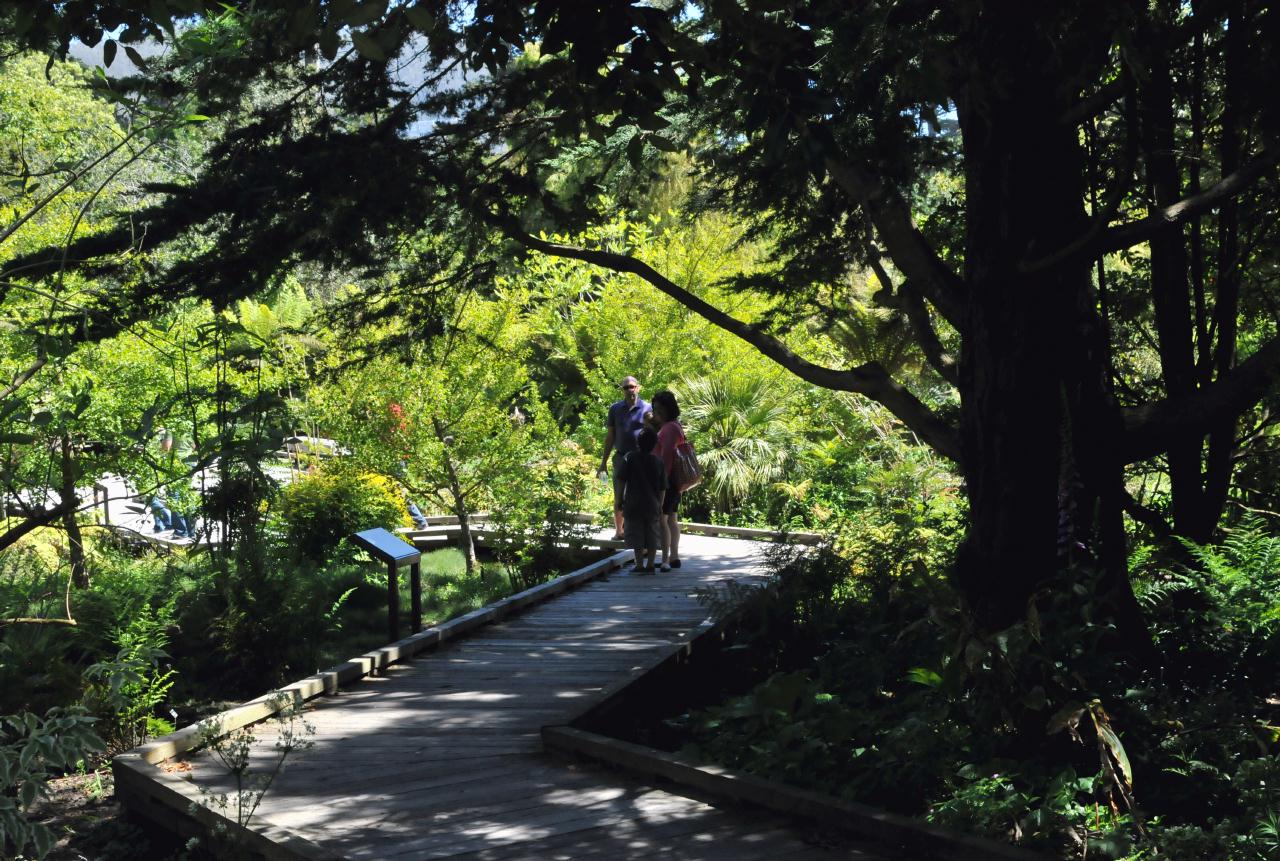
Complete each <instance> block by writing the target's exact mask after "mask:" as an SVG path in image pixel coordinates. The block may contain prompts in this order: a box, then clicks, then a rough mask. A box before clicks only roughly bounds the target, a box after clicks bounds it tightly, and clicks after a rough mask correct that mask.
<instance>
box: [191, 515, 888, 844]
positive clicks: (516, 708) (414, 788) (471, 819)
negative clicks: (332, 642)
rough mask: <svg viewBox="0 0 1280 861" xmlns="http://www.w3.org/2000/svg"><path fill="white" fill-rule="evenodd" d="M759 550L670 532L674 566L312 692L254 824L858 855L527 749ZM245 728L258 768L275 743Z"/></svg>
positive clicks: (428, 836) (361, 835)
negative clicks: (308, 743) (306, 733)
mask: <svg viewBox="0 0 1280 861" xmlns="http://www.w3.org/2000/svg"><path fill="white" fill-rule="evenodd" d="M760 547H761V545H759V544H758V543H753V542H747V541H741V540H734V539H725V538H707V537H702V536H692V535H690V536H686V537H685V538H684V539H683V540H682V542H681V549H682V551H683V555H684V563H685V564H684V566H683V567H682V568H680V569H679V570H676V571H672V572H670V573H660V574H658V575H656V576H641V575H635V574H632V573H630V572H629V571H626V570H623V571H615V572H613V573H612V574H610V575H607V576H606V577H603V578H601V579H597V580H594V581H591V582H589V583H587V584H586V585H584V586H582V587H580V588H578V589H576V590H575V591H573V592H569V593H567V594H564V595H562V596H561V597H558V598H556V599H554V600H552V601H549V602H547V603H544V604H541V605H538V606H535V607H533V608H532V609H530V610H528V611H526V612H524V613H523V614H521V615H519V616H516V617H514V618H511V619H509V620H507V621H504V622H501V623H498V624H494V625H489V626H486V627H483V628H480V629H477V630H476V631H474V632H473V633H471V634H469V635H467V636H466V637H465V638H462V639H459V640H456V641H452V642H450V643H447V644H445V645H443V646H441V647H440V648H439V649H438V650H435V651H432V652H429V653H425V654H422V655H420V656H418V657H417V658H415V659H414V660H412V661H409V662H407V663H404V664H398V665H395V666H393V667H392V668H391V669H390V670H389V671H388V672H387V673H386V674H385V675H384V676H382V677H378V678H371V679H368V680H366V681H364V682H361V683H360V684H358V685H355V686H353V687H351V688H348V689H345V690H343V691H342V692H340V693H338V694H337V695H334V696H327V697H319V698H317V699H315V700H313V701H312V705H314V708H311V709H309V711H308V712H307V713H306V718H307V720H308V721H309V722H310V723H311V724H313V725H314V727H315V729H316V732H315V735H314V736H313V740H314V743H315V744H314V747H312V748H311V749H309V750H306V751H302V752H297V753H294V754H293V755H292V756H291V757H290V759H289V762H288V765H287V766H286V768H285V769H284V771H283V772H282V774H281V775H280V777H279V778H278V779H277V781H276V783H275V785H274V786H272V787H271V789H270V791H269V792H268V793H267V795H266V796H265V798H264V799H263V801H262V805H261V807H260V808H259V809H258V812H257V815H256V816H255V819H254V827H255V830H263V831H267V832H271V833H274V834H276V835H284V836H285V838H286V839H284V840H281V841H280V842H281V844H288V843H292V844H293V845H294V848H293V849H291V850H289V852H288V853H285V855H286V857H287V856H288V855H292V856H293V857H313V858H336V857H346V858H379V859H381V858H401V859H418V858H457V859H474V861H490V859H492V861H496V859H530V861H532V859H539V861H546V859H591V858H608V859H611V861H621V859H628V858H649V857H651V856H655V855H656V856H659V857H662V858H680V859H686V858H687V859H766V858H768V859H773V858H785V859H797V861H798V859H826V858H863V859H872V858H874V857H875V856H873V855H870V854H866V853H864V852H861V851H858V850H855V849H852V848H850V847H849V846H848V845H841V846H838V847H837V846H835V845H832V844H830V843H827V844H826V845H819V841H817V840H815V839H814V837H813V835H811V834H809V833H807V832H806V831H805V829H803V828H798V827H797V826H794V825H791V824H789V823H787V822H785V821H783V820H781V819H779V818H777V817H774V816H772V815H770V814H766V813H763V812H761V811H758V810H745V811H744V810H737V809H733V808H732V807H731V806H729V807H726V806H718V805H716V804H714V803H706V802H704V801H700V800H696V799H694V798H690V797H686V796H684V795H680V794H676V790H674V789H664V788H662V787H658V786H654V785H648V784H646V783H644V782H643V781H640V780H635V779H631V778H629V777H628V776H626V775H624V774H622V773H620V772H617V771H613V770H608V769H604V768H600V767H597V766H593V765H588V764H584V763H580V762H574V761H569V760H565V759H561V758H557V757H553V756H551V755H548V754H546V753H544V752H543V751H542V747H541V744H540V741H539V730H540V728H541V727H543V726H546V725H552V724H563V723H566V722H567V721H569V720H571V719H572V718H573V717H574V716H576V715H577V714H578V713H580V712H581V711H582V710H584V709H585V708H586V707H587V706H589V705H590V704H592V703H594V702H596V701H598V700H600V699H601V698H602V697H603V696H604V695H605V691H606V689H607V688H609V687H610V686H611V685H614V686H616V685H617V684H618V683H619V682H620V681H622V680H625V679H626V678H627V677H628V676H629V675H632V674H634V673H635V672H637V671H638V670H639V669H640V668H642V667H645V666H648V665H650V664H651V663H652V662H653V661H655V660H656V659H658V658H659V657H661V656H663V655H667V654H671V653H672V652H674V651H675V650H677V649H679V648H680V647H681V644H682V643H684V642H687V641H688V639H689V638H690V637H691V636H692V634H693V633H694V632H695V631H696V629H697V628H698V626H699V625H700V624H701V623H702V622H703V621H704V619H705V617H706V611H705V609H704V608H703V607H702V606H701V605H700V604H699V603H698V602H697V601H696V600H695V598H694V595H693V592H694V590H695V589H697V588H698V587H700V586H705V585H710V584H714V583H716V582H723V581H726V580H731V579H737V580H743V579H754V578H757V577H759V576H760V573H761V572H760V568H759V567H758V560H757V556H756V554H757V553H758V551H759V549H760ZM260 735H261V738H260V739H259V740H258V742H257V745H258V748H257V750H255V756H256V757H261V758H262V760H263V761H264V762H265V761H266V758H267V757H269V756H270V755H271V753H272V751H271V747H272V745H273V744H274V742H275V733H274V732H273V731H271V730H270V729H269V728H264V729H263V730H262V731H261V733H260ZM191 765H192V770H191V772H190V775H189V776H190V778H191V780H193V781H194V783H195V784H196V785H197V786H199V787H201V788H202V791H208V792H214V793H217V792H226V791H230V790H231V788H232V786H231V783H230V782H229V778H228V776H227V774H226V772H225V771H224V770H223V769H222V768H221V767H220V766H218V765H216V764H214V763H212V762H210V761H209V760H208V759H207V757H204V756H197V757H194V758H193V759H191ZM290 834H291V835H296V837H297V838H302V839H297V840H290V839H287V838H289V835H290ZM275 839H279V838H278V837H277V838H275Z"/></svg>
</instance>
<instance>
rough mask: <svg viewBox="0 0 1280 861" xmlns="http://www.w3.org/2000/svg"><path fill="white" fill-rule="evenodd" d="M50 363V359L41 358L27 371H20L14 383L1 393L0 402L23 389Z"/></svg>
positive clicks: (15, 376)
mask: <svg viewBox="0 0 1280 861" xmlns="http://www.w3.org/2000/svg"><path fill="white" fill-rule="evenodd" d="M48 361H49V359H48V357H46V356H40V357H39V358H38V359H36V360H35V361H34V362H32V363H31V364H30V365H29V366H28V367H27V369H26V370H24V371H20V372H19V373H17V374H16V375H14V378H13V382H12V383H10V384H9V385H8V386H6V387H5V388H4V390H3V391H0V401H3V400H4V399H5V398H7V397H9V396H10V395H12V394H13V393H14V392H16V391H18V389H20V388H22V387H23V386H24V385H25V384H26V383H27V381H28V380H30V379H31V378H32V377H34V376H35V375H36V373H37V372H38V371H39V370H40V369H41V368H43V367H44V366H45V365H46V364H47V363H48Z"/></svg>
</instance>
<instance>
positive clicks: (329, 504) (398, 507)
mask: <svg viewBox="0 0 1280 861" xmlns="http://www.w3.org/2000/svg"><path fill="white" fill-rule="evenodd" d="M275 514H276V516H277V518H278V521H279V523H280V525H281V527H282V531H283V533H284V538H285V541H286V543H287V546H288V547H290V548H292V549H293V551H294V552H295V553H297V554H298V555H300V556H302V557H304V558H306V559H310V560H312V561H315V562H323V561H324V560H325V559H328V558H330V557H331V556H332V555H333V554H334V553H335V552H336V551H337V550H338V548H339V547H340V546H341V545H342V542H343V541H344V539H346V538H347V536H349V535H351V534H352V533H353V532H360V531H362V530H365V529H372V528H374V527H377V526H381V527H384V528H387V529H393V528H395V527H399V526H408V525H409V523H410V520H409V510H408V507H407V505H406V504H405V501H404V496H403V494H402V493H401V492H400V491H399V489H398V488H397V487H396V485H395V483H394V482H392V481H391V479H389V478H387V477H386V476H382V475H377V474H376V473H371V472H359V471H356V470H352V469H348V468H346V467H345V466H344V465H342V464H340V463H338V464H335V465H333V466H330V467H327V468H326V469H323V470H321V471H320V472H318V473H316V474H315V475H312V476H308V477H307V478H305V479H303V480H301V481H296V482H294V483H293V484H291V485H289V486H288V487H287V488H285V489H284V490H283V491H282V492H281V494H280V499H279V501H278V503H277V508H276V511H275Z"/></svg>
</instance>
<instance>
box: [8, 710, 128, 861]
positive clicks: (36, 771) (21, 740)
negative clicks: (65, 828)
mask: <svg viewBox="0 0 1280 861" xmlns="http://www.w3.org/2000/svg"><path fill="white" fill-rule="evenodd" d="M93 721H94V719H93V718H92V717H90V716H88V715H87V714H85V712H84V710H83V709H79V708H53V709H50V710H49V711H48V712H46V713H45V714H44V716H43V717H41V716H38V715H35V714H32V713H31V712H21V713H19V714H15V715H7V716H4V717H0V851H4V852H5V853H6V854H8V852H9V851H13V852H15V853H21V852H23V850H25V849H26V847H27V846H28V845H30V846H31V847H32V849H33V850H34V852H35V854H36V857H38V858H43V857H44V856H45V855H47V854H48V852H49V850H50V849H51V848H52V847H53V844H54V841H55V839H56V836H55V835H54V834H53V832H52V831H50V830H49V828H48V827H47V826H45V825H42V824H41V823H38V822H30V821H28V820H27V818H26V816H25V815H24V813H25V811H26V809H27V808H28V807H30V806H31V803H32V802H33V801H35V799H36V798H37V796H41V795H45V794H46V792H47V788H46V787H47V784H48V782H49V780H50V779H51V778H52V777H54V776H55V774H56V773H57V772H59V771H64V770H70V769H73V768H75V765H76V763H77V762H81V761H84V760H87V759H89V758H90V757H92V756H93V755H94V754H96V753H98V752H99V751H101V750H102V749H103V744H102V740H101V739H99V738H98V737H97V736H96V735H95V734H94V732H93V730H92V728H91V727H92V725H93Z"/></svg>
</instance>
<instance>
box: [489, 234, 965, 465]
mask: <svg viewBox="0 0 1280 861" xmlns="http://www.w3.org/2000/svg"><path fill="white" fill-rule="evenodd" d="M503 229H504V232H505V233H506V235H507V236H509V237H511V238H512V239H514V240H515V241H517V242H519V243H520V244H522V245H524V246H525V247H527V248H531V249H533V250H534V251H538V252H541V253H543V254H550V255H552V256H554V257H565V258H569V259H573V260H581V261H583V262H585V263H591V264H594V265H596V266H602V267H604V268H606V269H611V270H613V271H615V272H628V273H631V274H632V275H636V276H638V277H640V278H643V279H644V280H645V281H647V282H648V283H650V284H652V285H653V286H654V287H656V288H658V289H659V290H661V291H662V292H663V293H665V294H667V295H668V296H670V297H671V298H672V299H675V300H676V301H677V302H679V303H680V304H681V305H683V306H685V307H686V308H688V309H689V310H691V311H693V312H694V313H696V314H698V315H699V316H701V317H703V318H704V319H706V320H707V321H708V322H710V323H713V324H714V325H716V326H719V327H720V328H721V329H724V330H725V331H726V332H730V333H732V334H734V335H737V336H738V337H739V338H741V339H742V340H744V341H746V342H747V343H748V344H750V345H751V346H753V347H755V348H756V349H757V350H759V351H760V352H761V353H762V354H764V355H765V356H767V357H768V358H770V359H772V360H773V361H775V362H777V363H778V364H779V365H781V366H782V367H784V368H786V369H787V370H788V371H790V372H791V373H793V374H795V375H796V376H797V377H799V378H800V379H802V380H804V381H806V382H809V383H813V384H814V385H815V386H821V387H822V388H824V389H834V390H836V391H843V392H856V393H857V394H861V395H866V396H867V397H869V398H871V399H872V400H874V401H877V402H879V403H881V404H883V405H884V406H885V407H886V408H887V409H888V410H889V411H890V412H891V413H893V414H894V415H895V416H897V417H898V418H899V419H900V420H901V421H902V422H903V423H904V424H905V425H906V426H907V427H908V428H910V429H911V430H912V432H914V433H915V434H916V436H918V437H919V438H920V439H921V440H922V441H923V442H924V443H925V444H927V445H929V446H930V447H931V448H933V449H934V450H935V451H937V452H938V453H939V454H941V455H943V456H944V457H949V458H951V459H952V460H954V461H956V462H957V463H959V462H960V439H959V435H958V434H957V433H956V430H955V429H954V428H953V427H951V426H950V425H948V424H947V423H946V422H944V421H943V420H942V419H940V418H939V417H938V416H937V415H936V414H935V413H934V412H933V411H932V410H930V409H929V408H928V407H927V406H925V405H924V404H923V403H922V402H921V401H920V399H919V398H917V397H916V396H915V395H913V394H912V393H911V392H909V391H908V390H907V389H906V388H904V387H903V386H902V384H900V383H898V382H897V381H896V380H894V379H893V378H892V377H890V376H889V374H888V372H887V371H885V369H884V368H883V367H882V366H881V365H880V364H879V363H877V362H868V363H867V364H864V365H860V366H858V367H856V368H850V369H847V370H836V369H834V368H827V367H823V366H821V365H816V364H814V363H813V362H810V361H808V360H807V359H804V358H802V357H801V356H798V355H796V354H795V353H794V352H792V351H791V350H790V349H788V348H787V347H786V345H784V344H783V343H782V342H781V341H779V340H778V339H777V338H775V337H773V336H772V335H770V334H768V333H767V332H763V331H761V330H760V329H757V328H756V327H755V326H751V325H748V324H747V323H743V322H742V321H741V320H737V319H735V318H734V317H731V316H729V315H728V314H726V313H724V312H723V311H721V310H720V309H719V308H716V307H714V306H713V305H710V304H709V303H707V302H705V301H703V300H702V299H700V298H698V297H697V296H695V295H694V294H692V293H690V292H689V291H688V290H685V289H683V288H682V287H680V286H678V285H677V284H675V283H674V282H672V281H671V280H670V279H668V278H666V277H665V276H663V275H662V274H661V273H660V272H658V271H657V270H655V269H654V268H653V267H651V266H649V265H648V264H647V263H644V262H643V261H640V260H637V259H636V258H634V257H631V256H629V255H626V254H618V253H615V252H611V251H599V250H593V249H588V248H579V247H577V246H573V245H564V244H562V243H558V242H551V241H549V240H546V239H542V238H540V237H537V236H533V235H532V234H529V233H527V232H525V231H523V230H518V229H514V228H510V227H509V226H507V227H504V228H503Z"/></svg>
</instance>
